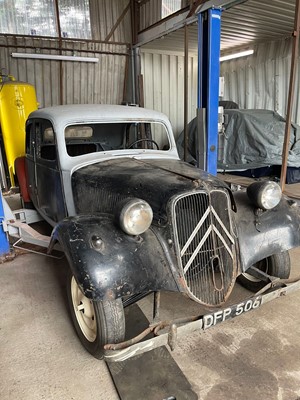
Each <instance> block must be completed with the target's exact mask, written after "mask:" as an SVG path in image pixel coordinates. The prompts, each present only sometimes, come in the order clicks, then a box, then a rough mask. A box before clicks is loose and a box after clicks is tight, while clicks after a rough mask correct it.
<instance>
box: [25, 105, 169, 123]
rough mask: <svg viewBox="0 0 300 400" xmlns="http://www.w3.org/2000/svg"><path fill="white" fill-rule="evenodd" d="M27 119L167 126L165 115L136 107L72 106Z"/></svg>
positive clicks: (51, 110)
mask: <svg viewBox="0 0 300 400" xmlns="http://www.w3.org/2000/svg"><path fill="white" fill-rule="evenodd" d="M29 118H46V119H50V120H51V121H53V122H55V124H56V125H63V124H67V123H76V122H85V121H87V120H88V121H105V120H107V121H110V122H111V121H116V122H117V121H118V120H119V121H121V120H155V121H161V122H165V123H167V124H168V122H169V120H168V118H167V116H166V115H165V114H162V113H160V112H158V111H154V110H149V109H146V108H141V107H136V106H120V105H109V104H72V105H65V106H54V107H48V108H42V109H40V110H36V111H33V112H32V113H31V114H30V115H29Z"/></svg>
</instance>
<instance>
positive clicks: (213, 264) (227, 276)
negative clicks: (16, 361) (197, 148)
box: [173, 190, 236, 305]
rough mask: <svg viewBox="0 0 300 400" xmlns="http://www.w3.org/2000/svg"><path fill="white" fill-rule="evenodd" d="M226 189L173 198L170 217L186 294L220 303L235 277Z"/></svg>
mask: <svg viewBox="0 0 300 400" xmlns="http://www.w3.org/2000/svg"><path fill="white" fill-rule="evenodd" d="M229 205H230V203H229V198H228V195H227V193H226V192H223V191H221V190H214V191H211V192H209V193H207V192H197V193H192V194H189V195H184V196H182V197H179V198H177V199H176V200H175V204H174V207H173V213H174V216H173V220H174V228H175V229H174V231H175V239H176V241H177V243H176V244H177V251H178V258H179V261H180V265H181V269H182V274H183V277H184V279H185V282H186V285H187V289H188V294H189V296H190V297H192V298H193V299H194V300H196V301H198V302H199V303H202V304H206V305H219V304H221V303H223V302H224V301H225V300H226V298H227V297H228V296H229V294H230V292H231V289H232V286H233V281H234V279H235V270H236V268H235V253H234V251H235V250H234V238H233V235H232V229H231V222H230V215H229Z"/></svg>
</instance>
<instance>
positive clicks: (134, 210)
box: [119, 198, 153, 236]
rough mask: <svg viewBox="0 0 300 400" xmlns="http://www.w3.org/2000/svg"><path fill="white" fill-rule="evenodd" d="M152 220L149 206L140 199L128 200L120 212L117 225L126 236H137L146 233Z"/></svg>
mask: <svg viewBox="0 0 300 400" xmlns="http://www.w3.org/2000/svg"><path fill="white" fill-rule="evenodd" d="M152 219H153V211H152V208H151V207H150V205H149V204H148V203H147V202H146V201H145V200H142V199H138V198H134V199H130V200H128V201H127V202H126V203H125V204H123V207H122V209H121V211H120V215H119V223H120V226H121V229H122V230H123V231H124V232H125V233H127V234H128V235H132V236H137V235H141V234H142V233H144V232H146V231H147V230H148V229H149V227H150V225H151V223H152Z"/></svg>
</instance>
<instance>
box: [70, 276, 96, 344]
mask: <svg viewBox="0 0 300 400" xmlns="http://www.w3.org/2000/svg"><path fill="white" fill-rule="evenodd" d="M71 297H72V304H73V308H74V312H75V316H76V320H77V322H78V325H79V327H80V329H81V332H82V333H83V335H84V336H85V338H86V339H87V340H88V341H89V342H94V341H95V339H96V336H97V325H96V318H95V308H94V305H93V302H92V301H91V300H90V299H88V298H87V297H86V296H85V295H84V294H83V293H82V291H81V290H80V289H79V286H78V285H77V282H76V280H75V278H74V276H72V279H71Z"/></svg>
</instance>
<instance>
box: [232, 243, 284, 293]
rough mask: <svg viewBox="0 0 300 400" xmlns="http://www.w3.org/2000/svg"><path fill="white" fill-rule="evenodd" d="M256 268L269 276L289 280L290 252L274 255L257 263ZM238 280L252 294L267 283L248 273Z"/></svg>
mask: <svg viewBox="0 0 300 400" xmlns="http://www.w3.org/2000/svg"><path fill="white" fill-rule="evenodd" d="M254 266H255V267H256V268H258V269H260V270H261V271H263V272H266V273H267V274H269V275H272V276H276V277H278V278H281V279H288V278H289V276H290V272H291V261H290V255H289V252H288V251H283V252H282V253H278V254H273V255H272V256H270V257H267V258H264V259H263V260H261V261H259V262H257V263H256V264H255V265H254ZM237 280H238V282H239V283H240V284H241V285H242V286H244V287H245V288H246V289H248V290H251V291H252V292H258V291H259V290H260V289H262V288H263V287H264V286H265V285H266V282H264V281H262V280H260V279H258V278H255V277H254V276H252V275H250V274H247V272H245V273H243V274H241V275H240V276H239V277H238V278H237Z"/></svg>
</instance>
